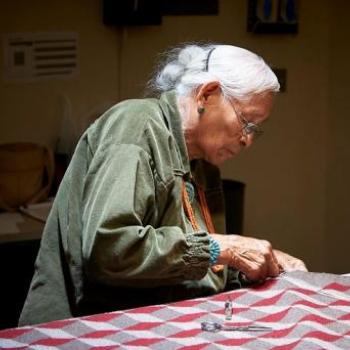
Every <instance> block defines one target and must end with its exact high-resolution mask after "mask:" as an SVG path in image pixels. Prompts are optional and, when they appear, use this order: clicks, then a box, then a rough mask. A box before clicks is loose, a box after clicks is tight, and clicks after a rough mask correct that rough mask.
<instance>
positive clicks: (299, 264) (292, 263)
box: [273, 249, 307, 271]
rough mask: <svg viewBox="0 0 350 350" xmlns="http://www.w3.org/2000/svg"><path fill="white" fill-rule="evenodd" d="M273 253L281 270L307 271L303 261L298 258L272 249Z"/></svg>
mask: <svg viewBox="0 0 350 350" xmlns="http://www.w3.org/2000/svg"><path fill="white" fill-rule="evenodd" d="M273 253H274V255H275V257H276V259H277V261H278V264H279V265H280V266H281V268H282V270H283V271H307V268H306V266H305V264H304V262H303V261H302V260H300V259H298V258H294V257H293V256H291V255H289V254H287V253H284V252H281V251H280V250H277V249H274V250H273Z"/></svg>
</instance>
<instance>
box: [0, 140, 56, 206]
mask: <svg viewBox="0 0 350 350" xmlns="http://www.w3.org/2000/svg"><path fill="white" fill-rule="evenodd" d="M53 175H54V161H53V155H52V152H51V151H50V150H49V149H48V148H47V147H45V146H41V145H38V144H35V143H9V144H2V145H0V210H1V209H2V210H7V211H15V210H17V209H18V208H19V207H20V206H22V205H27V204H32V203H36V202H39V201H42V200H45V199H46V198H47V196H48V194H49V191H50V188H51V184H52V180H53Z"/></svg>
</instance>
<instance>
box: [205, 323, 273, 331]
mask: <svg viewBox="0 0 350 350" xmlns="http://www.w3.org/2000/svg"><path fill="white" fill-rule="evenodd" d="M201 328H202V330H203V331H207V332H219V331H233V332H263V331H272V330H273V329H272V328H271V327H265V326H258V325H257V326H254V325H250V326H225V325H223V324H220V323H218V322H201Z"/></svg>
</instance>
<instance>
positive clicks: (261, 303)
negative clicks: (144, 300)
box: [0, 272, 350, 350]
mask: <svg viewBox="0 0 350 350" xmlns="http://www.w3.org/2000/svg"><path fill="white" fill-rule="evenodd" d="M228 297H230V298H231V299H232V301H233V319H232V321H231V322H230V324H237V325H242V324H254V325H256V324H259V325H264V326H271V327H272V328H273V330H272V331H264V332H259V333H258V332H255V333H254V332H229V331H220V332H217V333H210V332H205V331H202V330H201V326H200V323H201V322H203V321H216V322H220V323H223V322H225V320H224V302H225V301H226V300H227V298H228ZM0 348H2V349H23V348H26V349H27V348H28V349H52V348H60V349H74V350H79V349H136V348H137V349H161V350H172V349H176V350H178V349H182V350H184V349H193V350H194V349H196V350H199V349H233V348H236V349H259V350H262V349H275V350H278V349H280V350H282V349H283V350H290V349H293V350H298V349H299V350H300V349H303V350H305V349H307V350H313V349H331V350H336V349H350V277H349V276H341V275H333V274H325V273H307V272H291V273H287V274H284V275H282V276H280V277H278V278H276V279H270V280H267V281H266V282H265V283H263V284H261V285H257V286H253V287H250V288H244V289H238V290H234V291H229V292H223V293H220V294H217V295H214V296H210V297H206V298H198V299H192V300H185V301H181V302H177V303H172V304H167V305H154V306H148V307H141V308H137V309H131V310H126V311H117V312H111V313H104V314H98V315H92V316H87V317H82V318H74V319H67V320H61V321H54V322H50V323H46V324H40V325H36V326H26V327H21V328H13V329H8V330H3V331H0Z"/></svg>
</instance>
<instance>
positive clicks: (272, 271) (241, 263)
mask: <svg viewBox="0 0 350 350" xmlns="http://www.w3.org/2000/svg"><path fill="white" fill-rule="evenodd" d="M212 237H213V238H214V239H215V240H217V241H218V243H219V245H220V248H221V254H220V256H219V259H218V264H223V265H229V266H232V267H233V268H235V269H237V270H239V271H241V272H243V273H244V275H245V276H246V277H247V279H249V280H251V281H262V280H265V279H266V278H268V277H276V276H278V275H279V273H280V266H279V261H278V259H277V258H276V256H275V254H274V250H273V249H272V246H271V244H270V243H269V242H268V241H266V240H261V239H256V238H251V237H244V236H239V235H220V234H212ZM281 265H282V264H281Z"/></svg>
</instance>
